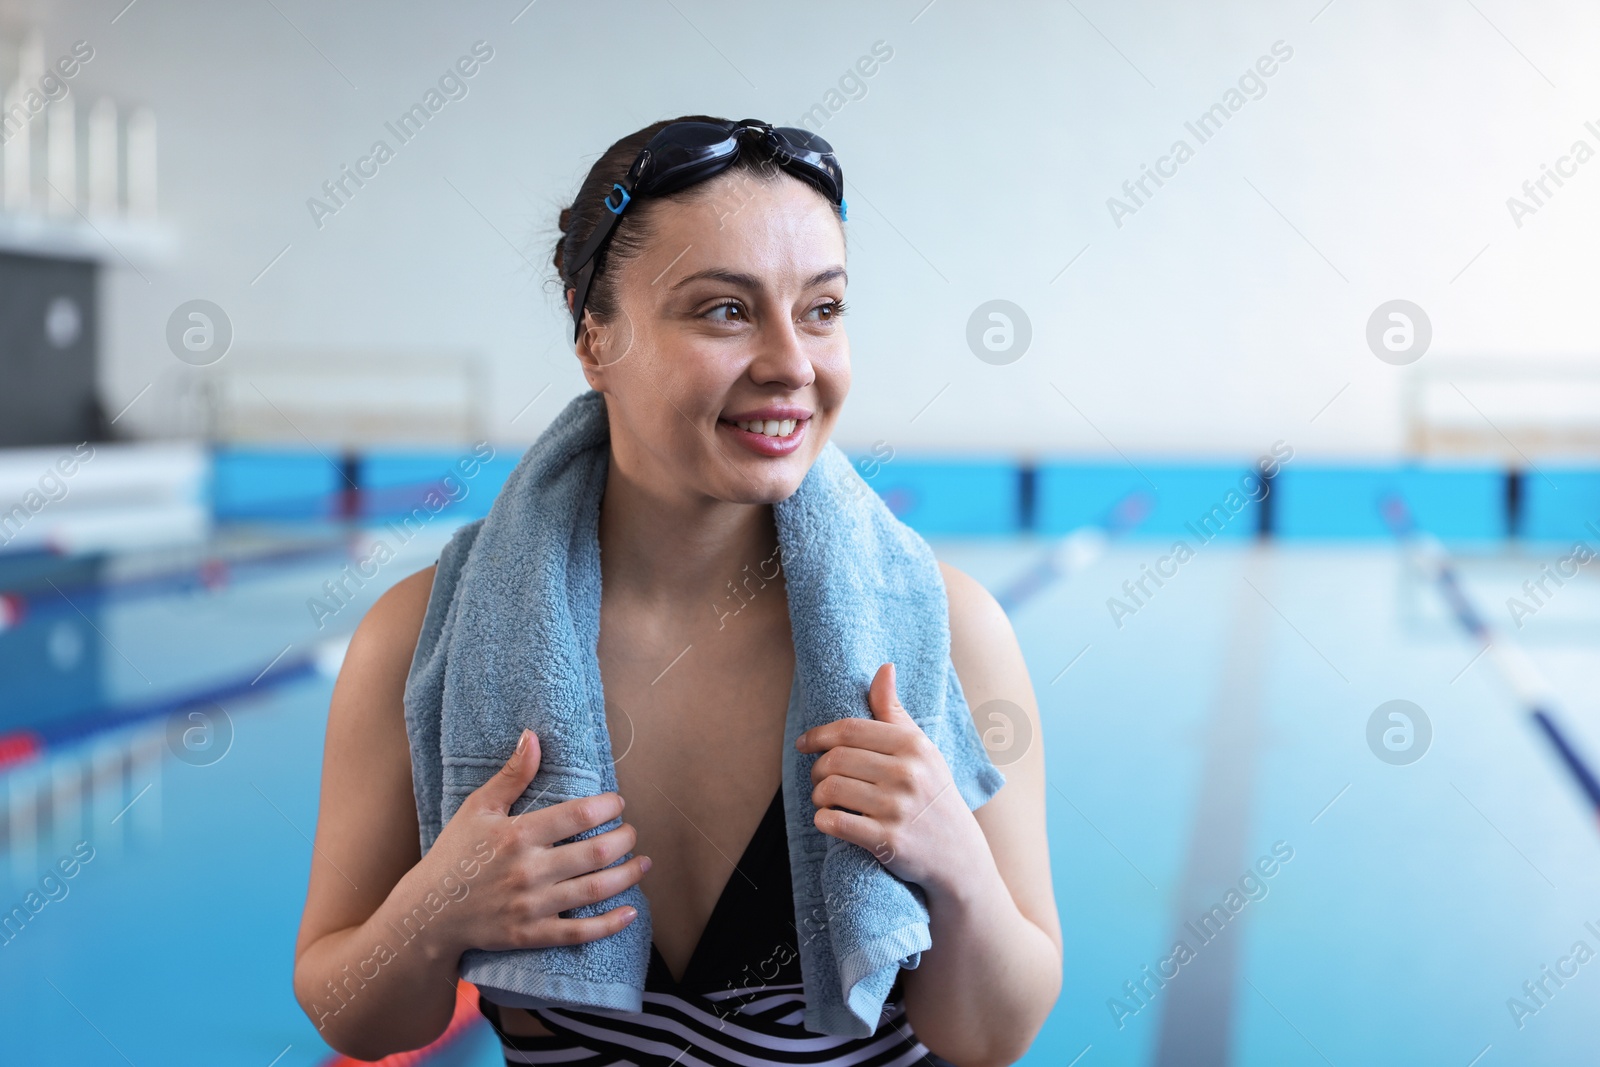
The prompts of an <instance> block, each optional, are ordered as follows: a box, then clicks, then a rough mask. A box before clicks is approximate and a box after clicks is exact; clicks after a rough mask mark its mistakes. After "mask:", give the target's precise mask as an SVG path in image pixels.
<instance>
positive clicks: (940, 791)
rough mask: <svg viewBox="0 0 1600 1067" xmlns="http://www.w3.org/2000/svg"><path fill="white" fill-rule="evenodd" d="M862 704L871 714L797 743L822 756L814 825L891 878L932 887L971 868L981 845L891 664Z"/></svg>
mask: <svg viewBox="0 0 1600 1067" xmlns="http://www.w3.org/2000/svg"><path fill="white" fill-rule="evenodd" d="M867 703H868V705H869V706H870V707H871V709H872V718H870V719H861V718H847V719H838V720H836V721H834V722H830V723H827V724H825V725H823V726H818V727H814V728H813V729H810V730H807V731H806V732H805V733H803V734H801V735H800V737H799V738H798V739H797V740H796V741H795V747H796V748H797V749H799V750H800V751H801V752H821V753H822V755H821V756H820V757H819V758H818V759H817V761H816V762H815V763H814V764H812V767H811V783H812V786H813V788H812V790H811V802H812V803H813V804H815V805H816V807H817V814H816V819H815V822H816V827H817V829H818V830H821V831H822V832H823V833H825V834H828V835H830V836H832V837H837V838H839V839H840V840H842V841H849V842H851V843H852V844H856V845H860V846H861V847H862V848H864V849H866V850H867V851H868V852H870V853H872V854H873V855H874V856H876V857H877V858H878V860H879V862H881V863H882V864H883V865H884V867H886V868H888V870H889V871H890V872H891V873H893V874H894V875H896V876H897V877H899V878H903V879H905V880H906V881H908V882H916V883H917V884H919V885H921V886H923V887H924V888H928V889H938V888H940V887H941V886H942V885H943V884H944V883H945V882H947V881H953V880H955V879H958V878H959V877H960V876H961V872H962V869H963V868H964V867H966V868H968V869H971V868H972V867H974V866H976V861H977V860H978V858H979V857H981V856H983V855H984V854H985V853H986V852H987V851H988V841H987V840H986V839H985V838H984V835H983V830H982V828H981V827H980V826H979V825H978V820H977V819H976V818H974V817H973V814H972V812H971V810H970V809H969V808H968V807H967V804H966V801H965V800H963V799H962V797H961V793H960V791H959V790H957V789H956V787H955V780H954V779H953V778H952V777H951V776H950V768H949V766H948V765H947V764H946V763H945V761H944V754H943V753H941V752H940V751H939V749H938V747H937V746H936V745H934V743H933V742H932V741H929V740H928V737H927V735H926V734H924V733H923V732H922V728H921V727H920V726H918V725H917V723H916V721H915V720H914V719H912V718H911V716H910V715H909V714H907V712H906V709H905V707H904V706H902V705H901V703H900V698H899V696H897V695H896V693H895V684H894V664H892V663H885V664H884V665H883V666H882V667H880V668H878V673H877V674H876V675H875V676H874V677H873V679H872V688H871V689H870V690H869V692H868V696H867ZM840 809H846V810H840Z"/></svg>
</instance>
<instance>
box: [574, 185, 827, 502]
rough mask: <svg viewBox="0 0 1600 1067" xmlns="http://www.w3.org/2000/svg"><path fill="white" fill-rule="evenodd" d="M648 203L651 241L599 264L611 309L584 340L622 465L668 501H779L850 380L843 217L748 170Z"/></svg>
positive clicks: (806, 465) (805, 190) (823, 433)
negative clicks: (604, 268) (620, 259)
mask: <svg viewBox="0 0 1600 1067" xmlns="http://www.w3.org/2000/svg"><path fill="white" fill-rule="evenodd" d="M651 207H652V209H653V214H652V217H651V219H650V230H651V234H652V237H651V240H650V242H649V245H648V246H647V248H646V250H645V251H644V252H643V253H642V254H640V255H638V256H636V257H635V258H633V259H631V260H629V261H627V262H626V263H623V264H620V265H615V266H612V267H608V269H616V270H617V274H616V275H615V277H614V281H615V283H616V292H617V296H618V299H617V309H618V310H617V313H616V314H615V315H614V316H613V318H612V321H610V322H607V323H605V324H604V325H603V326H601V327H598V328H594V329H590V330H589V331H587V332H586V334H585V335H584V337H583V338H581V339H580V341H579V344H578V355H579V358H580V359H581V360H582V362H583V367H584V376H585V377H586V378H587V379H588V380H589V384H590V385H591V386H592V387H593V388H595V389H597V390H599V391H600V392H602V393H604V394H605V397H606V408H607V412H608V414H609V418H610V425H611V447H612V453H613V456H614V457H615V462H616V463H618V464H620V465H621V466H622V469H623V471H624V472H625V473H626V474H627V475H628V476H629V477H631V478H632V479H633V480H635V481H638V482H642V483H644V484H645V485H647V486H648V487H649V488H650V489H651V491H653V492H658V493H662V494H664V495H680V496H689V497H697V498H702V499H703V498H711V499H716V500H725V501H732V502H737V503H747V504H758V503H772V502H774V501H778V500H782V499H783V498H785V497H787V496H789V495H790V494H791V493H793V492H794V491H795V490H796V489H797V488H799V486H800V482H801V481H802V480H803V479H804V478H805V475H806V471H807V470H809V469H810V467H811V464H812V462H813V461H814V460H815V459H816V458H817V454H818V453H819V452H820V451H821V449H822V446H823V445H824V444H826V443H827V441H828V437H829V435H830V434H831V433H832V431H833V425H834V422H835V420H837V418H838V416H839V409H840V406H841V405H842V404H843V403H844V398H845V394H846V393H847V392H848V391H849V389H850V342H849V340H848V339H847V338H846V336H845V330H844V323H843V321H842V320H841V319H840V317H839V308H840V306H841V305H842V304H843V303H844V290H845V247H844V233H843V230H842V228H841V227H840V225H839V221H838V218H837V217H836V216H835V215H834V211H833V208H832V206H831V205H830V204H829V203H828V202H827V201H826V200H824V199H823V198H822V197H821V196H819V195H818V194H817V193H816V192H815V191H814V190H812V189H811V188H810V187H809V186H807V185H805V184H804V183H802V182H800V181H799V180H797V179H794V178H791V177H788V176H787V175H782V174H779V175H778V176H776V177H773V178H771V179H769V180H763V179H762V178H761V177H760V176H758V175H755V174H751V173H749V172H742V173H728V174H723V175H719V176H718V177H716V178H713V179H711V180H710V181H708V182H706V183H705V184H704V186H701V187H697V188H696V189H695V191H694V195H693V196H692V198H691V199H689V200H685V201H663V202H661V203H659V204H654V205H651ZM587 321H590V322H592V321H593V320H592V319H590V320H587Z"/></svg>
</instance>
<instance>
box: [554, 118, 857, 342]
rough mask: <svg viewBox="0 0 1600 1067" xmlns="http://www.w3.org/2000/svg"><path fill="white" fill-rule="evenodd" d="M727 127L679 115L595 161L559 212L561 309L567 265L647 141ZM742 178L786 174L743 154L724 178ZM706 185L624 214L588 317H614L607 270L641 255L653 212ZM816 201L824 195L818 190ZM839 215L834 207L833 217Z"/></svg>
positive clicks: (597, 268)
mask: <svg viewBox="0 0 1600 1067" xmlns="http://www.w3.org/2000/svg"><path fill="white" fill-rule="evenodd" d="M728 121H729V120H727V119H720V118H715V117H712V116H710V115H683V116H680V117H679V118H675V119H663V120H662V121H660V122H654V123H651V124H650V125H649V126H646V127H645V128H644V129H642V130H637V131H635V132H633V133H630V134H628V135H627V136H626V137H624V138H622V139H621V140H619V141H617V142H616V143H615V144H613V145H612V146H611V147H610V148H608V149H606V150H605V151H604V152H603V153H601V155H600V158H599V159H597V160H595V162H594V166H592V167H590V168H589V174H588V176H587V177H585V178H584V179H583V184H582V185H581V186H579V187H578V195H577V197H576V198H574V200H573V201H572V204H571V206H570V207H564V208H562V209H561V218H560V221H559V222H558V224H557V225H558V226H559V227H560V229H561V236H560V237H559V238H557V239H556V246H555V252H554V254H553V255H552V256H551V260H552V261H553V262H554V263H555V266H556V274H557V276H558V278H559V280H560V282H561V303H562V306H563V307H565V306H566V302H567V293H569V292H570V291H572V290H573V289H574V288H576V282H575V281H574V274H573V272H571V271H569V270H567V268H566V264H567V263H570V262H572V261H573V260H574V259H576V258H577V255H578V253H579V252H580V251H582V250H583V246H584V244H585V243H586V242H587V241H588V240H589V237H590V235H591V234H593V233H594V229H595V227H596V226H598V225H599V224H600V219H601V215H602V212H604V211H605V210H606V208H605V207H604V205H603V203H602V202H603V201H604V200H605V198H606V197H607V196H608V195H610V194H611V187H612V185H613V184H618V183H620V182H622V180H623V179H624V178H626V177H627V176H628V168H630V167H631V166H633V161H634V160H635V159H636V158H637V157H638V155H639V153H640V152H641V151H643V149H644V146H645V145H646V144H648V143H649V142H650V138H652V137H654V136H655V135H656V134H658V133H660V132H661V131H662V130H663V129H665V128H666V127H668V126H670V125H672V124H673V123H674V122H716V123H727V122H728ZM741 172H749V173H753V174H756V175H758V176H759V177H760V178H761V179H763V180H765V179H770V178H772V177H773V176H775V175H777V174H782V173H784V172H783V171H780V170H778V169H777V168H775V167H773V166H772V163H771V161H770V160H763V159H758V158H755V157H754V155H753V154H752V153H750V152H743V153H741V154H740V155H739V158H738V159H737V160H735V161H734V164H733V165H732V166H731V167H729V168H728V169H727V170H725V171H723V172H722V173H723V174H724V175H726V174H738V173H741ZM720 176H721V175H719V177H720ZM706 184H707V183H705V182H699V183H696V184H694V185H691V186H689V187H687V188H685V189H680V190H678V191H677V192H675V193H670V194H668V195H666V196H660V197H649V198H641V199H640V200H639V201H638V202H637V203H636V204H634V205H632V206H630V207H629V208H628V210H627V212H626V213H625V214H624V215H623V216H622V221H621V222H619V223H618V224H617V228H616V229H615V230H614V231H613V232H612V234H611V240H610V241H609V242H607V244H606V247H605V248H604V249H603V250H602V251H601V253H600V255H599V256H597V257H596V259H595V265H594V280H593V281H592V282H591V283H590V285H589V295H588V298H587V299H586V300H585V302H584V307H585V309H586V310H587V311H589V312H591V313H593V315H594V317H595V318H597V319H601V320H604V319H608V318H610V317H611V316H612V315H613V314H614V313H615V311H616V296H617V294H616V286H615V280H614V278H613V277H612V273H611V272H608V271H607V269H606V268H607V267H608V266H619V265H621V264H622V263H625V262H627V261H628V260H629V259H632V258H633V257H634V256H636V255H638V254H639V253H640V252H641V251H643V250H644V246H645V244H646V243H647V242H648V241H649V239H650V216H651V214H652V213H653V210H654V206H655V205H656V204H657V203H660V202H661V201H664V200H679V201H683V200H688V199H691V198H693V197H695V196H698V195H702V194H703V193H704V192H705V187H706ZM807 184H810V183H807ZM813 188H815V187H814V186H813ZM818 195H823V194H822V191H821V190H820V189H818ZM829 206H833V204H832V201H829ZM838 210H839V209H838V208H837V207H834V213H835V214H836V215H837V214H838Z"/></svg>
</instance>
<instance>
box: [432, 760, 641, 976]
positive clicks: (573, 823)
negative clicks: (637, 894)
mask: <svg viewBox="0 0 1600 1067" xmlns="http://www.w3.org/2000/svg"><path fill="white" fill-rule="evenodd" d="M539 758H540V749H539V738H538V736H537V735H535V734H534V732H533V731H532V730H524V731H523V732H522V738H521V740H519V741H518V743H517V750H516V751H515V752H513V753H512V755H511V758H510V759H509V760H507V761H506V764H505V766H504V767H502V768H500V770H498V771H496V772H495V774H494V776H493V777H492V778H490V779H489V780H488V781H487V782H485V783H483V785H481V786H479V787H478V788H477V789H476V790H475V791H473V792H472V793H471V794H469V795H468V796H467V798H466V799H465V800H463V801H462V802H461V807H460V808H459V809H458V810H457V811H456V813H455V815H453V816H452V817H451V819H450V822H449V824H448V825H446V826H445V828H444V830H443V831H442V832H441V833H440V834H439V837H438V839H437V840H436V841H435V842H434V844H433V847H432V848H431V849H429V850H428V854H427V856H426V857H424V859H423V861H422V863H421V864H419V866H420V867H429V865H430V864H431V865H433V866H432V867H431V869H430V870H429V872H428V877H427V879H426V881H427V882H429V883H432V884H434V885H438V884H439V883H441V882H443V880H444V879H445V878H446V877H451V878H453V880H454V882H453V884H463V885H465V886H466V887H467V892H466V893H465V894H464V895H459V890H458V891H456V893H454V894H452V893H449V892H445V891H441V896H445V897H448V898H449V903H448V904H447V906H446V907H445V909H444V911H443V913H441V914H440V915H438V916H437V920H442V925H443V926H444V927H445V931H446V939H447V941H448V943H449V944H451V945H452V946H460V947H461V949H462V950H463V951H465V950H466V949H468V948H481V949H488V950H490V951H494V950H499V949H514V948H544V947H546V946H550V945H572V944H578V943H581V942H585V941H595V940H598V939H599V938H602V937H605V936H606V935H608V934H614V933H616V932H617V931H618V930H621V929H622V928H623V927H624V926H627V925H628V924H629V923H631V922H633V921H634V919H635V918H637V917H638V913H637V912H636V911H635V910H634V909H633V908H630V907H627V906H621V907H616V908H612V909H611V910H610V911H607V912H604V913H602V914H600V915H594V916H590V917H587V918H571V919H567V918H562V917H561V915H560V913H561V912H563V911H567V910H569V909H572V908H576V907H579V906H581V905H584V904H594V903H598V902H600V901H602V900H607V899H609V898H611V897H613V896H616V895H617V894H618V893H620V892H622V891H623V890H624V889H626V888H628V887H629V886H631V885H634V884H636V883H637V882H638V881H639V879H640V878H642V877H644V873H645V872H646V871H648V870H649V869H650V860H649V858H648V857H645V856H634V857H633V858H632V859H630V860H628V861H627V862H626V863H621V864H618V865H617V866H615V867H612V866H609V865H610V864H611V863H613V862H615V861H616V860H617V859H618V858H619V857H621V856H623V855H625V854H626V853H627V852H628V851H629V850H630V849H631V848H633V846H634V843H635V841H636V839H637V836H638V835H637V832H636V831H635V830H634V828H633V827H632V826H631V825H629V824H628V823H623V824H622V825H621V826H619V827H617V828H616V829H614V830H608V831H606V832H605V833H603V834H596V835H595V836H593V837H589V838H585V839H583V840H581V841H568V842H567V843H566V844H560V845H558V844H556V843H555V842H557V841H565V840H566V839H567V838H569V837H572V836H573V835H574V834H578V833H582V832H583V831H585V830H589V829H592V828H594V827H596V826H600V825H603V824H604V823H606V822H609V821H610V820H612V819H614V818H617V817H618V816H619V815H620V814H621V813H622V808H623V800H622V797H621V795H619V794H617V793H600V794H598V795H596V796H592V797H579V798H577V799H575V800H567V801H563V802H561V803H559V804H552V805H550V806H549V807H545V808H539V809H537V810H530V811H526V812H524V813H523V814H521V815H516V816H513V815H510V814H508V813H509V811H510V809H511V805H512V804H514V803H516V801H517V799H518V798H519V797H521V796H522V794H523V791H524V790H526V789H527V788H528V783H529V782H531V781H533V776H534V775H535V774H536V773H537V772H538V770H539ZM474 865H476V867H477V872H478V873H477V874H476V876H474V877H471V878H468V877H466V872H467V871H469V870H472V869H473V866H474ZM437 920H436V921H437Z"/></svg>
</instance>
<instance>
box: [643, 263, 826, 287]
mask: <svg viewBox="0 0 1600 1067" xmlns="http://www.w3.org/2000/svg"><path fill="white" fill-rule="evenodd" d="M849 277H850V276H849V275H848V274H846V273H845V269H844V268H843V267H829V268H828V269H827V270H822V271H818V272H817V273H816V274H813V275H812V276H811V277H809V278H807V279H806V282H805V285H804V286H802V288H805V289H811V288H814V287H816V286H818V285H821V284H823V283H824V282H831V281H833V280H834V279H835V278H844V279H845V280H846V281H848V280H849ZM706 280H709V281H718V282H724V283H726V284H728V285H732V286H736V287H738V288H741V289H749V290H758V289H760V288H761V279H759V278H757V277H756V276H755V275H753V274H741V273H739V272H738V271H733V270H724V269H723V268H721V267H709V268H707V269H705V270H699V271H695V272H694V273H693V274H688V275H685V276H684V277H682V278H679V279H678V280H677V281H676V282H674V283H673V284H672V286H671V288H672V289H682V288H683V287H684V286H686V285H689V284H690V283H692V282H698V281H706Z"/></svg>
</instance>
